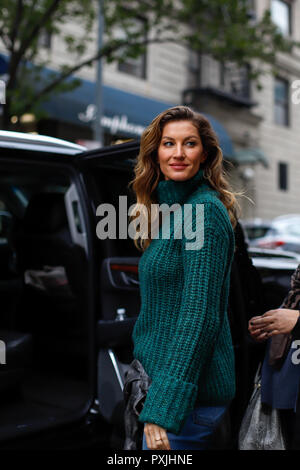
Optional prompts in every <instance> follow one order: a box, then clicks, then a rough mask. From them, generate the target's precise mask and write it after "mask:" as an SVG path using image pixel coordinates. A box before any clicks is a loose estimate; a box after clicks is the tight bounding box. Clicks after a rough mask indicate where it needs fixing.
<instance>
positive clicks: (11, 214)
mask: <svg viewBox="0 0 300 470" xmlns="http://www.w3.org/2000/svg"><path fill="white" fill-rule="evenodd" d="M0 175H1V176H0V291H1V317H0V339H1V341H2V342H3V343H1V344H4V345H5V350H4V351H3V354H2V355H1V360H2V362H1V366H0V378H1V380H0V415H1V420H0V440H6V439H10V438H14V437H19V436H22V435H24V434H25V433H28V432H34V431H39V430H43V429H45V428H49V427H50V426H52V425H55V424H56V423H57V422H60V421H67V420H68V419H72V417H73V416H74V415H75V414H77V413H79V412H80V410H82V408H83V407H84V406H85V404H86V402H87V400H88V397H89V393H90V392H89V389H88V363H87V362H88V344H87V334H88V333H87V331H88V328H87V313H86V310H87V307H86V305H87V303H86V302H87V299H86V296H87V283H88V274H87V256H86V250H85V248H84V247H83V246H81V245H79V244H77V243H74V239H73V238H74V237H72V234H71V230H70V217H72V214H70V211H67V207H69V208H70V207H72V204H69V205H68V203H67V199H68V194H69V192H70V189H72V181H71V178H70V176H69V175H66V174H63V173H61V171H58V170H53V167H52V168H51V169H50V168H48V167H45V166H37V165H35V166H32V165H26V166H25V165H24V168H22V167H21V165H18V168H17V169H16V166H14V168H13V169H12V168H11V169H10V168H9V167H8V165H7V164H6V166H5V169H1V173H0ZM75 215H76V214H75ZM75 215H74V218H75ZM77 218H78V214H77ZM76 223H77V225H78V224H80V223H83V222H82V220H77V221H76ZM81 229H84V227H81Z"/></svg>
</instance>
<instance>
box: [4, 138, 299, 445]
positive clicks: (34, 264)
mask: <svg viewBox="0 0 300 470" xmlns="http://www.w3.org/2000/svg"><path fill="white" fill-rule="evenodd" d="M138 150H139V143H138V142H135V143H134V142H132V143H127V144H121V145H115V146H111V147H106V148H102V149H95V150H91V151H86V149H85V148H84V147H81V146H78V145H75V144H72V143H68V142H65V141H62V140H58V139H53V138H50V137H43V136H33V135H27V134H18V133H10V132H4V131H0V208H1V210H2V211H5V214H6V217H9V218H10V223H9V225H8V230H5V231H3V234H2V239H3V242H2V243H1V244H0V267H1V269H0V295H1V317H0V341H1V342H0V353H1V354H0V379H1V380H0V416H1V419H0V448H1V449H22V448H26V449H37V448H38V449H40V448H45V449H47V448H48V449H56V448H64V449H72V448H91V447H96V448H98V449H100V448H110V449H122V448H123V442H124V424H123V410H124V408H123V406H124V405H123V395H122V389H123V384H124V374H125V372H126V370H127V368H128V366H129V364H130V362H131V361H132V342H131V332H132V329H133V326H134V323H135V321H136V318H137V316H138V313H139V309H140V295H139V280H138V262H139V258H140V255H141V253H140V252H139V251H138V250H137V249H136V247H135V245H134V243H133V240H132V239H131V238H130V237H126V236H116V237H110V238H105V237H102V238H101V237H99V236H98V234H99V230H97V228H99V226H98V224H99V212H97V208H98V207H99V206H100V205H101V204H102V203H106V204H111V205H112V206H113V207H120V206H119V203H120V199H119V197H120V196H127V197H128V204H127V207H128V208H129V207H130V205H131V204H132V203H133V202H134V196H133V194H132V192H131V191H130V190H129V189H128V182H129V181H130V180H131V179H132V177H133V164H134V161H135V158H136V156H137V153H138ZM124 211H125V212H126V208H124V207H123V212H122V211H121V212H120V215H122V216H123V215H124V214H125V218H126V219H127V214H126V213H124ZM7 214H8V215H7ZM123 229H124V225H123V228H122V227H121V224H120V221H119V219H118V218H117V220H116V232H117V233H118V232H119V231H121V230H123ZM253 259H254V261H255V257H253ZM256 260H257V257H256ZM296 262H297V261H296V260H293V262H291V263H290V264H288V260H285V266H284V268H283V266H282V265H281V266H280V268H279V269H278V266H277V267H276V262H275V260H273V266H270V265H268V264H267V260H266V259H265V261H264V262H262V263H261V264H260V266H258V264H257V261H256V264H257V267H258V269H259V270H260V271H261V272H262V273H263V275H264V282H265V285H266V287H267V291H268V295H269V297H270V299H272V301H274V298H273V297H272V296H274V295H277V294H278V292H279V290H278V286H279V285H280V282H281V276H282V273H284V276H286V279H288V277H289V276H290V275H291V274H292V272H293V271H294V267H295V264H296ZM278 263H279V260H278ZM278 274H279V277H280V279H278ZM270 276H273V277H274V283H273V284H274V285H273V284H272V283H271V284H272V285H273V287H272V288H271V287H270V282H269V281H270ZM272 279H273V278H272ZM279 281H280V282H279ZM272 282H273V280H272ZM281 287H282V290H280V293H281V294H283V291H284V292H285V291H286V290H287V289H288V286H287V284H284V285H282V286H281ZM233 295H234V293H233ZM271 305H272V302H271V301H270V303H269V306H270V307H271ZM120 309H122V310H120ZM240 317H241V318H240V321H241V324H243V327H242V328H241V335H240V339H242V340H243V339H245V337H246V336H247V328H246V327H247V319H246V318H243V317H242V314H241V315H240ZM1 346H2V350H1ZM3 346H5V348H4V349H3ZM234 347H235V351H236V354H237V355H238V356H239V357H240V358H241V357H242V356H241V355H240V350H241V349H240V347H241V346H240V342H239V344H237V343H235V344H234ZM240 362H242V361H240ZM239 367H243V368H245V364H243V363H241V364H240V365H239V366H238V369H237V374H239ZM232 439H233V441H234V436H233V438H232Z"/></svg>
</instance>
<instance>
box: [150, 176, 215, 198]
mask: <svg viewBox="0 0 300 470" xmlns="http://www.w3.org/2000/svg"><path fill="white" fill-rule="evenodd" d="M204 187H205V189H207V188H208V185H207V184H205V179H204V175H203V170H202V169H199V170H198V172H197V173H196V174H195V175H194V176H193V177H192V178H190V179H188V180H185V181H174V180H163V181H160V182H159V183H158V185H157V187H156V197H157V200H158V203H159V204H163V203H165V204H170V205H171V204H174V203H178V204H180V203H182V202H184V200H185V199H186V198H187V197H188V196H189V194H191V193H192V192H193V191H195V190H196V189H197V188H199V189H200V188H201V189H204Z"/></svg>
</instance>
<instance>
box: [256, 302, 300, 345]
mask: <svg viewBox="0 0 300 470" xmlns="http://www.w3.org/2000/svg"><path fill="white" fill-rule="evenodd" d="M298 318H299V310H291V309H287V308H278V309H276V310H269V311H268V312H266V313H264V314H263V315H261V316H260V317H253V318H251V320H250V321H249V326H248V328H249V332H250V334H251V336H252V338H253V339H255V340H256V341H264V340H265V339H267V338H269V337H270V336H274V335H279V334H284V333H290V332H291V331H292V329H293V328H294V326H295V325H296V323H297V320H298Z"/></svg>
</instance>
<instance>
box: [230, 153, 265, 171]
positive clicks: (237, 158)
mask: <svg viewBox="0 0 300 470" xmlns="http://www.w3.org/2000/svg"><path fill="white" fill-rule="evenodd" d="M230 161H232V162H233V163H236V164H237V165H246V164H248V165H249V164H256V163H261V164H262V165H263V166H264V167H265V168H268V167H269V160H268V157H267V156H266V155H265V153H264V152H263V151H262V150H261V149H260V148H246V149H242V150H236V151H235V152H234V154H233V155H232V157H231V158H230Z"/></svg>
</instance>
